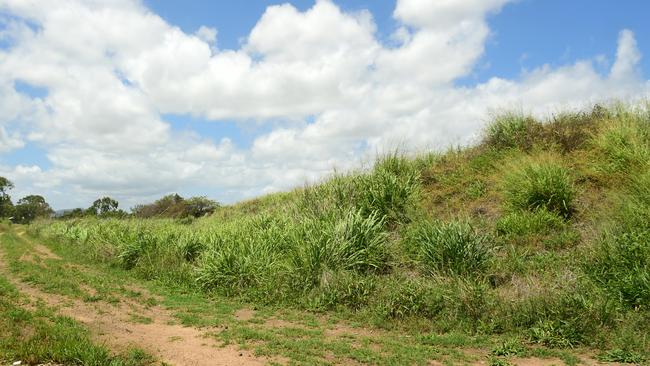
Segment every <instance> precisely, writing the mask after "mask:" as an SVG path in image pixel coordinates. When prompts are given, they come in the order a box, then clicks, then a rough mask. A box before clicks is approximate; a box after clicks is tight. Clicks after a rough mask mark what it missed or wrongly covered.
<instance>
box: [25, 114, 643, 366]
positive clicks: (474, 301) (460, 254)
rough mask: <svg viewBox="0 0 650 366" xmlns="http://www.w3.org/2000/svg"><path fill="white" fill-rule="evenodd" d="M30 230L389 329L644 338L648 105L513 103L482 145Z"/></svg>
mask: <svg viewBox="0 0 650 366" xmlns="http://www.w3.org/2000/svg"><path fill="white" fill-rule="evenodd" d="M31 231H32V232H33V233H36V234H38V235H41V236H43V237H50V238H53V237H54V238H57V240H59V241H60V242H61V243H64V244H65V245H69V246H74V247H75V248H78V251H79V252H80V253H83V255H85V256H87V257H88V258H91V259H92V260H94V261H97V262H102V263H109V264H111V265H115V266H119V267H122V268H124V269H127V270H129V271H131V272H132V273H133V274H134V275H137V276H140V277H142V278H145V279H155V280H157V281H161V282H163V283H169V284H174V285H175V286H182V287H187V288H192V289H199V290H200V291H203V292H204V293H206V294H217V295H219V296H228V297H235V298H238V299H242V300H244V301H249V302H252V303H260V304H273V305H281V306H289V307H292V308H298V309H308V310H313V311H319V312H320V311H328V312H336V313H337V314H341V315H342V316H346V317H350V318H353V319H356V320H359V321H361V322H366V323H371V324H375V325H377V326H381V327H384V328H396V329H409V330H410V331H414V330H415V331H418V332H450V331H453V332H461V333H466V334H484V335H498V336H503V335H506V336H512V337H513V339H516V340H517V342H521V343H523V344H528V345H541V346H545V347H551V348H554V347H575V346H586V347H592V348H595V349H598V350H609V351H607V352H604V353H602V354H601V357H602V358H603V359H604V360H610V361H633V362H640V360H643V359H644V358H646V357H647V355H648V352H649V351H650V343H649V342H650V337H649V336H650V309H649V304H650V111H649V109H648V106H646V107H629V106H621V105H616V106H612V107H602V106H596V107H594V108H593V109H592V110H590V111H587V112H579V113H565V114H559V115H556V116H554V117H553V118H551V119H550V120H547V121H537V120H535V119H534V118H532V117H528V116H522V115H517V114H505V115H502V116H500V117H497V118H496V119H495V120H494V122H493V123H492V124H491V126H490V127H489V128H488V129H487V130H486V133H485V138H484V139H483V141H482V142H481V143H480V144H478V145H477V146H473V147H469V148H466V149H457V150H451V151H448V152H446V153H441V154H438V153H430V154H424V155H420V156H417V157H405V156H401V155H400V154H397V153H395V154H389V155H386V156H383V157H381V158H380V159H379V160H378V161H377V163H376V165H375V166H374V168H373V169H372V170H370V171H358V172H352V173H348V174H337V175H333V176H332V177H330V178H329V179H327V180H325V181H324V182H322V183H320V184H316V185H313V186H307V187H303V188H299V189H296V190H294V191H292V192H288V193H278V194H273V195H269V196H265V197H261V198H258V199H255V200H251V201H247V202H243V203H240V204H236V205H233V206H229V207H223V208H220V209H219V210H218V211H217V212H216V213H215V214H214V215H212V216H210V217H206V218H202V219H198V220H195V221H182V222H181V221H173V220H166V219H149V220H135V219H124V220H116V219H105V220H101V219H99V220H98V219H81V220H72V221H54V222H40V223H37V224H34V225H32V227H31Z"/></svg>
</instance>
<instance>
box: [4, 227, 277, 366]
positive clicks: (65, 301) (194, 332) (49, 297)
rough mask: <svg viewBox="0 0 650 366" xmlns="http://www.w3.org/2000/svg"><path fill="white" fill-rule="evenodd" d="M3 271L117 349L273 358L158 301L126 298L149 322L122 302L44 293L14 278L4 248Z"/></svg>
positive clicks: (172, 356) (198, 361)
mask: <svg viewBox="0 0 650 366" xmlns="http://www.w3.org/2000/svg"><path fill="white" fill-rule="evenodd" d="M19 235H20V233H19ZM23 235H24V233H23ZM37 250H38V251H39V255H46V256H49V257H51V258H56V256H55V255H54V254H53V253H51V252H49V253H51V254H52V256H50V254H48V251H49V250H48V251H46V250H43V249H42V248H40V250H39V249H37ZM59 259H60V258H59ZM0 271H2V272H3V273H4V274H5V275H6V276H7V278H8V279H9V280H10V281H11V282H12V283H13V284H14V285H15V286H16V288H18V290H19V291H20V292H21V293H23V294H25V295H27V296H28V297H30V298H31V299H32V300H34V301H36V300H37V299H41V300H42V301H44V302H45V303H46V304H47V305H48V306H50V307H53V308H55V309H56V310H57V312H58V313H60V314H61V315H65V316H68V317H70V318H73V319H75V320H77V321H79V322H81V323H83V324H84V325H85V326H86V327H87V328H88V329H89V330H90V331H91V334H92V335H93V336H94V338H95V339H97V340H98V341H100V342H101V343H104V344H106V345H107V346H108V347H109V348H110V349H112V350H114V351H122V350H125V349H127V348H128V347H130V346H137V347H140V348H142V349H144V350H145V351H147V352H149V353H151V354H152V355H154V356H156V357H157V358H158V359H159V360H160V361H164V362H166V363H169V364H172V365H192V366H202V365H224V366H225V365H264V364H266V363H267V362H268V361H269V360H268V359H263V358H258V357H255V356H253V355H252V353H251V352H249V351H245V350H239V349H238V348H237V347H236V346H233V345H229V346H221V345H220V344H218V343H217V342H216V341H215V340H214V339H212V338H210V337H209V336H207V335H206V332H205V330H204V331H202V330H199V329H196V328H192V327H185V326H181V325H178V324H174V319H173V317H172V315H171V313H170V312H168V311H167V310H165V309H163V308H162V307H160V306H151V307H148V308H146V307H144V306H142V305H141V304H137V303H136V302H134V301H129V300H126V299H125V301H124V302H127V303H128V305H129V306H130V307H132V308H136V309H137V312H138V314H139V315H141V316H143V317H147V318H151V320H152V321H151V323H150V324H142V323H133V321H132V313H129V312H128V311H124V309H121V308H120V307H119V306H113V305H110V304H106V303H103V302H96V303H86V302H83V301H81V300H77V299H71V298H68V297H65V296H61V295H55V294H50V293H45V292H43V291H41V290H39V289H37V288H35V287H32V286H30V285H27V284H25V283H22V282H20V281H18V280H16V279H15V278H13V277H12V276H11V273H9V271H8V267H7V265H6V263H5V261H4V253H0ZM120 300H122V299H120Z"/></svg>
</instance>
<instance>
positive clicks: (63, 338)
mask: <svg viewBox="0 0 650 366" xmlns="http://www.w3.org/2000/svg"><path fill="white" fill-rule="evenodd" d="M5 239H6V235H5V236H4V237H3V239H2V240H3V241H4V240H5ZM0 329H2V332H0V362H7V363H8V364H11V363H13V362H15V361H21V362H22V363H23V364H37V363H48V362H53V363H60V364H66V365H96V366H100V365H107V366H145V365H152V364H154V360H153V359H152V358H151V356H149V355H147V354H146V353H145V352H143V351H142V350H139V349H136V348H132V349H129V350H127V351H126V352H124V353H123V354H121V355H113V354H112V353H111V352H110V350H108V349H107V348H106V347H103V346H100V345H97V344H94V343H93V342H92V341H91V340H90V336H89V334H88V331H87V330H86V329H85V328H83V327H82V326H81V325H79V324H78V323H77V322H75V321H74V320H72V319H70V318H67V317H63V316H58V315H56V313H55V312H53V311H52V310H51V309H49V308H47V307H46V306H45V305H44V304H42V303H33V302H29V300H28V299H26V298H25V297H23V296H22V295H21V294H20V293H19V292H18V291H17V290H16V288H15V287H14V286H13V285H12V284H11V283H10V282H9V281H7V279H6V278H4V277H2V276H1V275H0Z"/></svg>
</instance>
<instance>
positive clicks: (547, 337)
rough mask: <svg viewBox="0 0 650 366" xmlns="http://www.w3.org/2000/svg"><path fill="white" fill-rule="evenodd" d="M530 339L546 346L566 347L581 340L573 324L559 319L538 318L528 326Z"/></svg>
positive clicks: (581, 337) (581, 336)
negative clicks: (530, 326) (533, 324)
mask: <svg viewBox="0 0 650 366" xmlns="http://www.w3.org/2000/svg"><path fill="white" fill-rule="evenodd" d="M529 334H530V340H531V341H533V342H535V343H539V344H543V345H545V346H547V347H559V348H567V347H573V346H576V345H578V344H580V343H581V342H582V339H583V335H582V334H581V333H580V332H579V331H578V330H577V329H576V327H575V324H572V323H570V322H565V321H561V320H540V321H538V322H537V324H536V325H535V326H533V327H532V328H530V333H529Z"/></svg>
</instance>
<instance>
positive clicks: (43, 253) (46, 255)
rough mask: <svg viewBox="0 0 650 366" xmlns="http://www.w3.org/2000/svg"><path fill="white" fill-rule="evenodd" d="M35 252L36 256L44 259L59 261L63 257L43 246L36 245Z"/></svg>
mask: <svg viewBox="0 0 650 366" xmlns="http://www.w3.org/2000/svg"><path fill="white" fill-rule="evenodd" d="M34 250H36V254H37V255H38V256H39V257H41V258H43V259H57V260H61V257H59V256H58V255H56V254H54V253H53V252H52V251H51V250H50V248H48V247H46V246H45V245H43V244H35V245H34Z"/></svg>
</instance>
